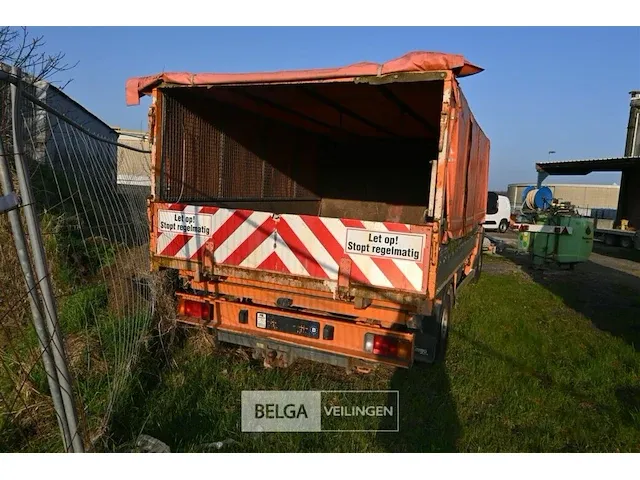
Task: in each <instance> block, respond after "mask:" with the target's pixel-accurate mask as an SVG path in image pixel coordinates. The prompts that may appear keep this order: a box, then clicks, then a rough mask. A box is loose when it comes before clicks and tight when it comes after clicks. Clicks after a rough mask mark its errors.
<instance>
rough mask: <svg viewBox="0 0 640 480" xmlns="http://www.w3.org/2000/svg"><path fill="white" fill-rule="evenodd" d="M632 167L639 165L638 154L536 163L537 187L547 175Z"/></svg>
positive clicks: (621, 169)
mask: <svg viewBox="0 0 640 480" xmlns="http://www.w3.org/2000/svg"><path fill="white" fill-rule="evenodd" d="M634 167H640V156H634V157H613V158H593V159H584V160H563V161H558V162H539V163H536V170H537V171H538V187H540V185H541V183H542V181H543V180H544V179H545V178H547V177H548V176H549V175H587V174H589V173H591V172H621V171H623V170H626V169H628V168H634Z"/></svg>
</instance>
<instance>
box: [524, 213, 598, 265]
mask: <svg viewBox="0 0 640 480" xmlns="http://www.w3.org/2000/svg"><path fill="white" fill-rule="evenodd" d="M522 228H523V230H521V231H520V234H519V237H518V248H519V250H520V251H524V252H528V253H529V254H530V255H531V256H532V261H533V264H534V265H536V266H541V265H543V264H545V263H556V264H559V265H569V266H570V267H573V265H575V264H576V263H582V262H586V261H587V260H589V256H590V255H591V251H592V250H593V230H594V226H593V219H591V218H587V217H582V216H575V215H563V214H557V215H549V216H546V217H539V219H538V223H536V224H532V225H523V227H522Z"/></svg>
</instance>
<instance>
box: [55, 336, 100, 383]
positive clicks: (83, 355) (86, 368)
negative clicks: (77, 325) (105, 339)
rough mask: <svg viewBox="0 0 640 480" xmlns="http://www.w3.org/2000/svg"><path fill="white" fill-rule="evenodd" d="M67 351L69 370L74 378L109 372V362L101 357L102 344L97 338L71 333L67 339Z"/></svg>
mask: <svg viewBox="0 0 640 480" xmlns="http://www.w3.org/2000/svg"><path fill="white" fill-rule="evenodd" d="M65 349H66V352H67V358H68V361H69V369H70V370H71V374H72V375H73V376H74V377H76V376H80V375H84V374H87V373H91V374H96V373H97V374H105V373H106V372H107V370H108V365H107V361H106V360H105V359H104V357H102V356H101V355H99V353H98V352H100V351H101V349H100V343H99V342H98V340H97V339H96V338H95V337H93V336H90V335H88V334H87V333H70V334H68V335H67V336H66V338H65Z"/></svg>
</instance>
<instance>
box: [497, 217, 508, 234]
mask: <svg viewBox="0 0 640 480" xmlns="http://www.w3.org/2000/svg"><path fill="white" fill-rule="evenodd" d="M508 228H509V222H508V221H507V220H506V219H504V218H503V219H502V220H501V221H500V225H498V232H500V233H505V232H506V231H507V229H508Z"/></svg>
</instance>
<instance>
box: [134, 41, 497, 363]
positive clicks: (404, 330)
mask: <svg viewBox="0 0 640 480" xmlns="http://www.w3.org/2000/svg"><path fill="white" fill-rule="evenodd" d="M481 71H482V69H481V68H479V67H477V66H475V65H473V64H471V63H469V62H468V61H467V60H466V59H465V58H464V57H462V56H460V55H453V54H445V53H435V52H411V53H408V54H406V55H404V56H402V57H399V58H396V59H394V60H391V61H389V62H386V63H383V64H378V63H367V62H365V63H357V64H354V65H349V66H346V67H339V68H323V69H316V70H297V71H279V72H268V73H184V72H179V73H166V72H165V73H160V74H157V75H152V76H145V77H136V78H131V79H129V80H127V84H126V97H127V103H128V104H129V105H136V104H139V102H140V98H141V97H142V96H144V95H149V96H150V97H151V107H150V110H149V128H150V138H151V144H152V160H151V164H152V178H151V196H150V197H149V204H148V217H149V227H150V253H151V263H152V268H153V269H155V270H160V269H172V270H174V271H175V272H176V274H177V275H176V277H178V278H179V282H178V283H177V285H178V287H176V296H177V300H178V302H177V304H178V310H179V311H178V316H179V318H180V320H181V321H184V322H188V323H193V324H198V325H206V326H210V327H212V328H213V329H215V331H216V334H217V337H218V340H219V341H221V342H228V343H231V344H237V345H242V346H246V347H250V348H252V349H253V351H254V358H258V359H262V360H263V361H264V362H265V364H266V365H271V366H286V365H288V364H290V363H291V362H292V361H294V360H295V359H296V358H306V359H310V360H315V361H319V362H323V363H328V364H333V365H339V366H344V367H346V368H348V369H358V370H359V369H363V370H367V369H370V368H372V367H374V366H376V365H378V364H381V363H382V364H388V365H394V366H398V367H405V368H409V367H411V366H412V365H413V364H414V362H427V363H430V362H434V361H437V360H438V359H441V358H443V355H444V351H445V346H446V340H447V332H448V326H449V323H450V322H451V318H452V308H453V305H454V301H455V298H456V293H457V291H458V289H459V288H460V287H462V286H463V285H464V284H466V283H468V282H469V281H471V280H473V279H474V278H477V276H478V275H479V273H480V270H481V266H482V240H483V230H482V222H483V220H484V216H485V210H486V201H487V177H488V169H489V140H488V138H487V137H486V136H485V134H484V133H483V131H482V130H481V128H480V126H479V125H478V123H477V122H476V120H475V118H474V116H473V114H472V113H471V110H470V109H469V106H468V104H467V101H466V99H465V97H464V95H463V93H462V90H461V88H460V84H459V83H458V78H460V77H464V76H469V75H473V74H476V73H479V72H481Z"/></svg>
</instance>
